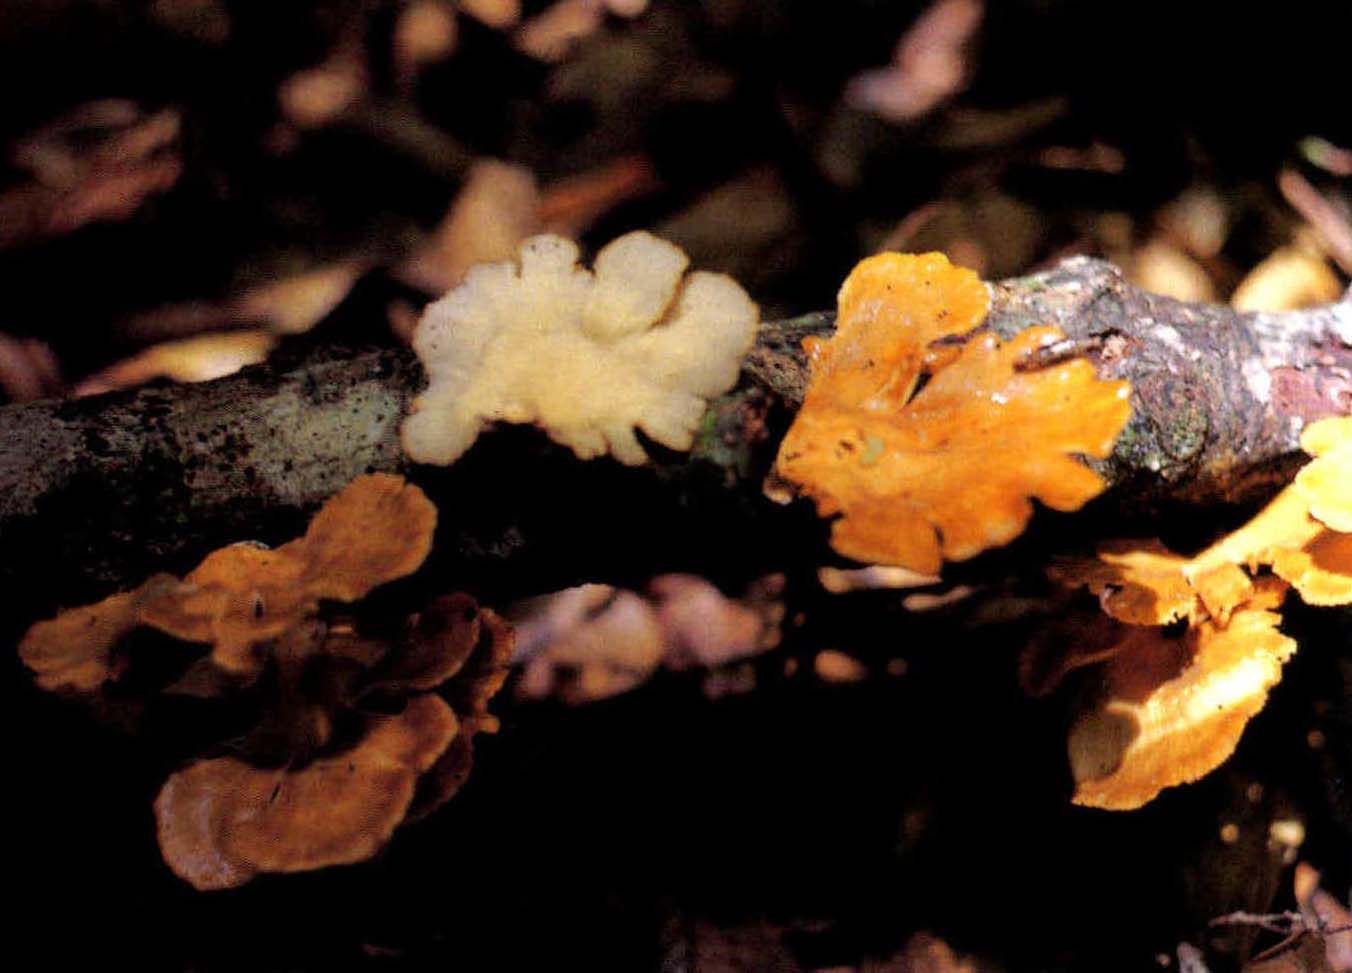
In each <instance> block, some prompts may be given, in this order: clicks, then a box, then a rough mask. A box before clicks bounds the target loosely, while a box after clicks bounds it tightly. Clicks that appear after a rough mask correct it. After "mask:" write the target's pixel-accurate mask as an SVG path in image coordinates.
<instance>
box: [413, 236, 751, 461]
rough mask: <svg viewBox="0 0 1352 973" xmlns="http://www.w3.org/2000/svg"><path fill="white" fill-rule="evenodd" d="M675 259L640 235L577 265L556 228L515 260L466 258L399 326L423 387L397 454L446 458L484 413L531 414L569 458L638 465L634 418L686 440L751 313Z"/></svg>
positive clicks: (671, 440) (739, 297) (738, 347)
mask: <svg viewBox="0 0 1352 973" xmlns="http://www.w3.org/2000/svg"><path fill="white" fill-rule="evenodd" d="M688 262H689V261H688V260H687V258H686V255H685V254H684V253H683V252H682V251H681V250H680V249H679V248H678V247H675V246H673V245H672V244H670V243H667V242H665V241H662V240H659V239H658V238H656V237H654V236H652V235H650V234H648V233H644V232H642V231H638V232H634V233H629V234H626V235H625V236H622V237H620V238H618V239H616V240H614V241H612V242H611V243H610V244H608V245H607V246H606V247H604V248H602V250H601V251H600V252H599V253H598V254H597V255H596V261H595V269H594V270H587V269H585V268H582V267H579V266H578V249H577V246H576V245H575V244H573V243H572V242H571V241H569V240H565V239H563V238H562V237H557V236H552V235H543V236H536V237H532V238H530V239H529V240H526V241H525V242H524V243H523V244H522V245H521V248H520V256H519V260H518V261H516V262H504V263H494V264H480V265H479V266H476V267H474V268H473V269H471V270H470V271H469V273H468V274H467V275H466V277H465V280H464V283H462V284H461V285H460V286H459V287H458V288H456V289H455V290H453V291H451V292H450V293H448V294H447V295H446V296H445V297H443V298H442V299H441V300H439V301H437V302H436V303H435V304H432V305H431V306H429V307H428V309H427V311H426V312H425V313H424V314H423V317H422V320H421V321H420V322H419V324H418V327H417V330H416V331H415V332H414V335H413V348H414V351H416V352H417V354H418V358H419V359H420V360H421V361H422V364H423V368H424V369H425V371H426V372H427V377H428V387H427V389H426V391H424V392H423V394H422V395H420V396H419V397H418V398H417V399H416V400H415V401H414V403H413V411H412V414H411V415H410V416H409V417H408V418H407V419H406V420H405V421H404V425H403V429H402V439H403V445H404V451H405V452H406V453H407V454H408V455H409V457H411V458H412V459H414V460H416V461H417V462H420V463H431V464H438V465H449V464H451V463H454V462H455V461H456V460H457V459H458V458H459V457H460V456H461V455H462V454H463V453H464V452H465V451H466V450H467V449H469V447H470V446H471V445H472V444H473V443H474V441H475V439H476V438H478V435H479V433H480V432H481V431H482V430H483V428H484V426H485V425H487V424H488V423H490V422H494V421H505V422H514V423H526V422H533V423H536V424H538V425H540V426H542V427H543V428H544V430H545V431H546V432H547V433H548V434H549V435H550V436H551V437H552V438H553V439H554V440H555V441H557V442H559V443H562V444H563V445H565V446H567V447H569V448H570V449H572V450H573V452H574V453H576V454H577V455H578V456H579V457H580V458H582V459H592V458H594V457H597V456H601V455H604V454H605V453H607V452H609V453H610V454H612V455H613V456H614V457H615V458H616V459H618V460H619V461H620V462H622V463H627V464H629V465H638V464H641V463H643V462H644V461H645V460H647V458H648V455H647V452H646V451H645V449H644V447H643V445H642V444H641V443H640V442H639V440H638V438H637V436H636V435H635V432H634V430H635V427H637V428H639V429H641V430H642V431H643V433H644V434H645V435H646V436H648V437H649V438H650V439H652V440H653V441H655V442H657V443H660V444H661V445H663V446H666V447H668V448H670V449H677V450H687V449H689V448H690V447H691V445H692V443H693V441H694V433H695V431H696V429H697V428H698V425H699V421H700V418H701V417H702V416H703V415H704V412H705V409H706V407H707V404H708V400H709V399H711V398H713V397H714V396H717V395H720V394H722V393H723V392H726V391H727V390H728V389H730V388H731V387H732V386H733V384H734V383H735V382H736V380H737V375H738V372H739V371H740V368H741V362H742V358H743V357H744V356H745V355H746V353H747V352H748V351H749V350H750V349H751V345H752V343H753V341H754V340H755V336H756V329H757V327H758V319H759V313H758V311H757V308H756V305H755V304H754V303H752V301H751V299H750V298H749V297H748V296H747V295H746V293H745V291H743V290H742V288H741V287H740V286H739V285H738V284H737V283H736V282H735V281H733V280H732V279H731V278H729V277H726V276H724V275H721V274H711V273H706V272H702V271H696V272H694V273H691V274H689V275H686V274H685V270H686V267H687V265H688Z"/></svg>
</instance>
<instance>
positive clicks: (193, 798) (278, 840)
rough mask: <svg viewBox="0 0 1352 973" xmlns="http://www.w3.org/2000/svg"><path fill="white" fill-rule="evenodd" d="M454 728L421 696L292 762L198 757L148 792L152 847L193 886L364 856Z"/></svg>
mask: <svg viewBox="0 0 1352 973" xmlns="http://www.w3.org/2000/svg"><path fill="white" fill-rule="evenodd" d="M456 730H457V725H456V719H455V713H454V711H453V710H452V709H451V708H450V707H449V706H447V705H446V703H444V702H443V701H442V700H441V699H440V698H439V697H437V696H419V697H416V698H414V699H412V700H410V701H409V703H408V705H407V706H405V707H404V710H403V712H402V713H399V714H396V715H393V716H380V717H376V718H375V719H373V720H372V722H371V726H370V728H369V730H368V731H367V733H366V734H365V735H364V736H363V737H362V738H361V739H360V740H359V741H358V742H357V744H356V746H354V747H353V748H352V749H350V750H347V751H343V752H341V753H337V754H334V755H332V756H328V757H323V758H321V759H319V760H315V761H313V762H311V763H310V764H309V765H307V766H305V767H302V768H300V769H296V770H293V769H291V768H289V767H277V768H259V767H255V766H253V765H252V764H250V763H248V762H247V761H244V760H241V759H239V758H237V757H219V758H216V759H214V760H199V761H197V762H195V763H193V764H191V765H190V766H189V767H187V768H186V769H185V770H181V771H178V772H177V773H175V774H172V775H170V777H169V780H168V781H167V782H165V785H164V787H163V788H162V789H161V790H160V793H159V796H158V797H157V798H156V799H155V818H156V820H157V822H158V825H159V827H158V833H159V840H160V850H161V852H162V853H163V855H164V859H165V861H166V862H167V863H168V864H169V867H170V868H172V869H173V870H174V872H175V873H176V874H178V876H179V877H180V878H183V879H185V880H187V881H188V882H190V883H192V885H193V886H194V887H196V888H198V889H223V888H233V887H235V886H238V885H243V884H244V883H245V882H247V881H248V880H249V879H251V878H253V877H254V875H256V874H257V873H259V872H297V871H308V870H311V869H315V868H323V867H325V866H326V865H345V864H350V863H352V862H358V861H362V860H364V859H366V858H369V857H371V856H372V855H373V854H375V853H376V852H377V851H378V850H380V848H381V846H383V845H384V844H385V842H386V841H388V840H389V838H390V835H392V834H393V833H394V829H395V828H396V827H397V826H398V825H399V822H400V821H402V820H403V819H404V815H405V814H406V813H407V811H408V807H409V805H410V804H411V803H412V801H413V794H414V789H415V787H416V785H417V781H418V776H419V775H420V774H422V773H424V772H426V771H427V770H429V769H431V767H432V765H433V764H434V763H436V761H437V758H439V757H440V756H441V755H442V754H443V753H444V752H445V750H446V748H447V747H448V746H450V743H451V740H452V739H454V737H455V735H456Z"/></svg>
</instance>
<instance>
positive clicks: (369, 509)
mask: <svg viewBox="0 0 1352 973" xmlns="http://www.w3.org/2000/svg"><path fill="white" fill-rule="evenodd" d="M435 526H436V508H435V507H434V506H433V505H432V503H431V501H429V500H428V499H427V497H426V496H425V495H424V494H423V493H422V491H421V490H419V489H418V488H417V487H415V486H411V485H409V484H407V483H405V482H404V480H403V479H402V478H400V477H397V476H390V475H385V474H375V475H370V476H363V477H359V478H357V479H356V480H354V481H353V482H352V483H351V484H350V485H349V486H348V487H347V488H345V489H344V490H343V491H341V492H340V493H339V494H338V495H336V496H335V497H333V498H332V499H330V500H329V502H328V503H326V504H325V505H324V507H323V509H321V510H320V511H319V513H317V514H316V515H315V517H314V519H313V520H312V521H311V523H310V526H309V529H308V530H307V531H306V533H305V534H304V536H302V537H300V538H298V539H296V540H294V541H291V542H290V543H288V544H284V545H282V546H281V547H278V548H275V549H268V548H264V547H260V546H257V545H252V544H235V545H231V546H229V547H225V548H223V549H221V550H219V551H216V552H214V553H213V554H211V555H209V556H208V557H207V558H206V559H205V560H204V561H203V562H202V563H201V564H200V565H198V567H197V568H196V569H194V570H193V571H191V572H190V573H189V574H188V575H187V576H185V577H184V578H183V579H178V578H175V577H173V576H171V575H167V574H166V575H157V576H155V577H153V578H151V579H149V580H148V581H146V582H145V583H144V584H142V585H141V586H140V587H139V588H137V589H135V590H134V591H130V592H123V593H120V594H115V595H113V596H111V597H109V598H106V599H104V600H103V601H101V602H99V603H97V604H94V605H88V606H84V607H79V608H73V609H70V610H69V611H66V612H63V613H61V614H60V615H58V616H57V617H56V618H54V619H51V620H48V621H44V622H39V623H38V624H36V625H34V626H33V627H32V628H31V629H29V631H28V633H27V634H26V635H25V636H24V638H23V640H22V642H21V644H20V647H19V650H20V655H21V658H22V659H23V661H24V663H25V664H26V665H27V666H28V667H29V668H30V669H31V670H32V671H33V672H34V674H35V676H36V680H37V682H38V684H39V685H40V686H42V687H43V688H45V689H48V690H53V691H64V692H68V693H74V694H77V695H80V696H83V697H85V698H87V699H89V700H91V702H94V703H96V704H102V705H107V706H110V707H113V708H117V707H122V708H124V709H125V707H126V706H127V705H128V701H129V699H131V698H132V697H134V696H135V695H136V694H137V693H141V694H142V695H144V696H146V697H147V698H146V699H143V700H141V701H140V705H142V706H154V705H156V703H155V701H156V700H159V699H165V698H167V697H180V698H181V697H188V698H205V699H210V700H213V701H214V702H215V703H216V705H215V706H204V707H203V708H202V709H201V710H200V711H193V712H194V713H197V716H194V715H192V714H189V715H187V716H185V717H183V718H186V719H189V720H192V719H195V718H199V717H200V719H201V720H202V723H203V724H204V725H209V726H211V727H213V728H214V727H216V726H217V724H218V723H219V722H220V720H221V713H222V711H223V710H224V711H228V712H229V713H231V714H234V715H233V717H230V718H227V719H226V720H225V722H226V724H227V726H225V727H221V728H220V729H221V731H222V733H221V735H220V736H219V737H218V738H219V739H221V740H222V743H221V744H220V746H219V748H218V751H217V752H215V753H211V754H207V755H204V756H198V757H197V758H195V759H192V760H190V761H189V762H188V763H187V764H186V765H185V766H184V767H183V768H182V769H180V770H178V771H176V772H175V773H173V774H171V775H170V777H169V779H168V780H167V781H166V782H165V784H164V786H163V787H162V788H161V790H160V793H159V796H158V797H157V798H156V800H155V804H154V808H155V818H156V822H157V828H158V836H159V842H160V849H161V851H162V853H163V855H164V858H165V861H166V862H167V863H168V865H169V867H170V868H171V869H172V870H173V871H174V872H175V873H176V874H178V875H179V876H180V877H182V878H183V879H185V880H186V881H188V882H190V883H191V884H192V885H194V886H195V887H197V888H199V889H221V888H230V887H234V886H238V885H242V884H244V883H245V882H248V881H249V880H250V879H251V878H253V877H254V876H255V875H258V874H260V873H265V872H297V871H306V870H310V869H316V868H322V867H325V866H329V865H338V864H347V863H352V862H358V861H362V860H364V859H366V858H369V857H370V856H371V855H373V854H375V853H376V852H377V851H379V850H380V848H381V847H382V846H383V845H384V844H385V843H386V842H387V841H388V840H389V838H390V836H391V835H392V834H393V832H394V830H395V829H396V828H397V827H398V826H399V824H400V823H401V822H402V821H404V820H406V819H407V818H408V817H410V816H411V815H414V816H416V815H420V814H423V813H426V812H427V811H430V810H431V809H433V808H435V807H436V806H438V805H440V804H441V803H442V802H444V801H445V800H447V799H449V798H450V797H451V795H453V794H454V793H455V791H456V790H457V789H458V788H459V786H460V785H461V784H462V783H463V782H464V780H465V779H466V777H467V775H468V773H469V769H470V763H471V760H472V741H473V738H474V735H475V734H476V733H478V732H481V731H489V732H491V731H493V730H495V729H496V722H495V720H494V718H493V717H492V716H491V715H490V714H489V712H488V702H489V700H490V699H491V698H492V696H493V695H494V694H495V693H496V692H497V690H498V689H499V688H500V687H501V685H502V683H503V681H504V680H505V679H506V675H507V667H508V664H509V662H510V658H511V642H512V638H511V629H510V627H509V626H508V625H507V623H506V622H504V621H502V620H501V619H499V618H498V617H497V616H496V615H494V614H493V613H492V612H491V611H488V610H487V609H483V608H480V607H479V606H478V605H477V604H476V603H475V601H474V599H472V598H471V597H469V596H468V595H464V594H456V595H448V596H443V597H440V598H436V599H434V600H432V601H431V602H430V603H429V604H426V605H425V606H423V608H422V610H421V611H418V612H416V613H414V614H413V615H411V616H408V617H407V618H406V619H404V618H403V617H402V616H401V617H400V618H399V620H397V621H391V619H390V612H389V610H388V608H387V607H382V608H381V609H380V610H374V611H370V612H366V613H363V611H362V606H360V605H353V604H351V603H353V602H357V601H358V600H359V599H361V598H363V597H365V596H366V595H367V593H369V592H370V591H371V590H372V589H374V588H375V587H377V586H379V585H382V584H385V583H387V582H390V581H394V580H396V579H398V578H401V577H404V576H406V575H409V574H412V573H413V572H414V571H416V570H417V569H418V567H419V566H420V565H421V564H422V562H423V560H424V559H425V558H426V556H427V554H428V551H429V550H430V547H431V543H432V533H433V530H434V528H435ZM221 704H225V705H224V706H222V705H221ZM189 709H191V707H189ZM202 732H203V731H202V729H201V727H200V726H199V727H198V728H197V730H195V731H193V732H191V733H188V734H185V737H192V738H198V739H200V738H202V737H201V734H202ZM227 740H228V741H229V743H228V745H227V744H226V743H225V742H224V741H227Z"/></svg>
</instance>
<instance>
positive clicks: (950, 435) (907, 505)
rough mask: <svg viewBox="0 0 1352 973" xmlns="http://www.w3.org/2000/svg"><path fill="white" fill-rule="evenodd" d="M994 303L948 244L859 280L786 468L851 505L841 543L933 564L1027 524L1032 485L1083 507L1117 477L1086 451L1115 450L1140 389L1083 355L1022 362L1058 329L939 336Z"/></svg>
mask: <svg viewBox="0 0 1352 973" xmlns="http://www.w3.org/2000/svg"><path fill="white" fill-rule="evenodd" d="M988 303H989V297H988V295H987V292H986V288H985V286H984V285H983V284H982V283H981V281H980V280H979V279H978V278H977V277H976V275H975V274H973V273H972V272H971V271H967V270H962V269H959V268H956V267H953V266H951V265H950V264H949V263H948V260H947V259H946V258H945V257H944V256H943V255H942V254H925V255H923V256H911V255H902V254H883V255H881V256H878V257H871V258H869V259H868V260H865V261H863V262H862V263H861V264H859V266H858V267H856V268H855V270H854V272H853V273H851V275H850V277H849V278H848V279H847V280H846V281H845V284H844V286H843V287H842V288H841V291H840V301H839V305H840V306H839V313H838V315H837V319H836V322H837V331H836V334H835V336H834V337H832V338H831V339H830V340H829V341H824V342H812V343H810V344H808V345H807V347H808V351H809V355H810V357H811V362H812V379H811V382H810V383H809V385H808V389H807V394H806V396H805V399H804V402H803V407H802V409H801V410H800V411H799V413H798V416H797V418H796V419H795V420H794V423H793V426H792V427H791V428H790V430H789V432H788V435H787V436H785V438H784V441H783V443H782V444H781V445H780V450H779V457H778V465H777V468H778V472H779V473H780V475H781V476H783V477H784V478H785V479H787V480H790V481H792V482H794V483H796V484H798V485H799V486H800V488H801V490H802V492H803V493H805V494H807V495H809V496H811V497H813V498H814V499H815V500H816V502H817V510H818V513H820V514H821V515H822V516H824V517H826V516H831V515H834V514H841V517H840V519H839V520H837V521H836V522H835V523H834V524H833V525H832V533H831V543H832V546H834V547H835V549H836V550H837V551H839V552H840V553H842V554H844V555H846V556H848V557H852V558H855V559H856V560H860V561H871V562H875V563H884V564H895V565H900V566H902V567H906V568H910V569H911V570H913V571H920V572H924V573H928V574H933V573H935V572H937V571H938V570H939V568H940V566H941V565H942V563H943V561H944V560H945V559H948V560H963V559H966V558H970V557H973V556H975V555H976V554H979V553H980V552H982V551H984V550H987V549H989V548H991V547H998V546H1000V545H1002V544H1006V543H1008V542H1009V541H1011V540H1013V539H1014V538H1015V537H1017V536H1018V535H1019V534H1020V533H1021V532H1022V531H1023V529H1024V527H1025V526H1026V525H1027V523H1028V520H1029V518H1030V517H1031V516H1032V513H1033V507H1032V503H1031V499H1030V498H1037V499H1038V500H1040V501H1042V502H1043V503H1044V504H1046V505H1047V506H1049V507H1051V508H1053V509H1055V510H1061V511H1071V510H1078V509H1079V508H1080V507H1081V506H1083V505H1084V504H1085V503H1086V502H1087V501H1089V500H1090V499H1092V498H1093V497H1095V496H1097V495H1098V494H1099V493H1100V492H1102V490H1103V489H1104V487H1105V483H1104V481H1103V479H1102V477H1100V476H1099V475H1098V474H1097V473H1095V472H1094V471H1093V470H1091V469H1089V468H1088V467H1087V466H1085V465H1084V464H1083V463H1082V462H1081V461H1080V460H1079V459H1078V458H1077V454H1083V455H1087V456H1092V457H1096V458H1103V457H1106V456H1107V455H1108V454H1109V452H1111V450H1112V447H1113V443H1114V442H1115V441H1116V439H1117V435H1118V433H1120V432H1121V430H1122V428H1123V426H1124V425H1125V424H1126V421H1127V419H1128V418H1129V416H1130V414H1131V406H1130V402H1129V395H1130V389H1129V386H1128V385H1127V383H1126V382H1104V381H1100V380H1099V379H1098V377H1097V376H1096V375H1095V373H1094V369H1093V366H1091V365H1090V364H1089V363H1088V362H1086V361H1083V360H1072V361H1068V362H1063V363H1061V364H1058V365H1054V366H1052V367H1049V368H1043V369H1036V370H1027V371H1023V370H1020V368H1021V366H1023V365H1024V364H1025V363H1026V362H1027V361H1028V360H1029V359H1030V358H1031V356H1032V355H1033V354H1034V353H1035V352H1037V351H1038V350H1039V349H1040V348H1042V347H1044V346H1045V345H1047V344H1051V343H1054V342H1056V341H1058V340H1060V339H1061V338H1062V337H1063V336H1062V334H1061V332H1060V331H1058V330H1057V329H1055V328H1039V327H1034V328H1029V329H1027V330H1025V331H1023V332H1022V333H1020V334H1019V335H1018V336H1017V337H1015V338H1014V339H1013V340H1012V341H1010V342H1008V343H1006V344H1001V343H1000V341H999V339H997V338H996V337H995V336H994V335H990V334H981V335H978V336H976V337H974V338H972V339H971V340H969V341H968V342H967V343H966V344H965V345H963V346H962V347H961V348H960V349H959V350H958V351H957V352H956V353H954V352H953V349H952V348H951V347H948V346H940V347H938V348H933V349H932V348H930V345H931V343H932V342H934V341H935V340H936V339H939V338H942V337H947V336H953V335H960V334H965V333H966V332H968V331H971V330H972V329H973V328H975V327H976V326H977V325H979V324H980V323H981V321H982V320H983V319H984V317H985V314H986V311H987V308H988ZM927 369H928V370H929V372H930V380H929V383H928V384H927V385H925V386H924V388H922V389H921V390H920V391H919V392H918V393H916V392H915V389H916V386H917V383H918V382H919V380H920V377H921V374H922V372H924V371H925V370H927Z"/></svg>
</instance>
